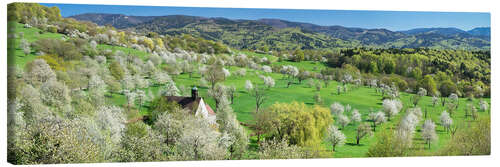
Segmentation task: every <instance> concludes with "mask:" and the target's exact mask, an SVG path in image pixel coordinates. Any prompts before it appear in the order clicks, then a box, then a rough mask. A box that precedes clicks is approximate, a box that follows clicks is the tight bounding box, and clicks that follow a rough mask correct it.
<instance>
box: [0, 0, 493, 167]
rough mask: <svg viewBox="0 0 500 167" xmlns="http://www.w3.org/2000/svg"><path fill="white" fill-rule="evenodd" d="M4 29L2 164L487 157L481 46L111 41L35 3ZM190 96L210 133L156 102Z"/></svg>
mask: <svg viewBox="0 0 500 167" xmlns="http://www.w3.org/2000/svg"><path fill="white" fill-rule="evenodd" d="M179 17H180V16H179ZM135 19H143V18H135ZM163 19H165V18H163ZM8 20H9V22H8V56H9V63H8V65H9V74H8V77H9V78H8V86H9V90H8V105H9V106H8V107H9V109H8V148H7V153H8V162H10V163H13V164H53V163H95V162H133V161H140V162H141V161H179V160H236V159H288V158H303V159H307V158H332V157H393V156H436V155H489V154H490V151H491V148H490V144H491V141H490V131H491V130H490V107H489V106H490V103H491V101H490V94H491V93H490V89H491V71H490V68H491V57H490V54H491V53H490V51H489V50H485V49H484V48H482V49H478V48H474V49H464V48H461V49H456V48H455V49H452V48H448V47H445V48H446V49H443V48H436V47H421V46H419V47H412V48H390V47H374V46H369V45H365V44H363V43H362V42H360V41H357V42H354V43H356V45H351V44H352V43H351V42H352V41H345V40H342V39H338V38H334V37H331V36H328V35H325V34H318V33H305V32H303V30H302V29H300V28H286V27H284V28H282V29H279V30H277V31H275V29H274V28H271V29H273V30H271V29H269V27H270V26H265V25H264V24H260V25H261V27H260V28H259V29H256V30H255V31H261V32H262V33H264V34H265V33H268V34H266V37H265V38H266V39H262V38H260V37H258V35H257V34H260V33H257V32H256V33H255V34H254V36H247V34H245V33H240V35H238V37H234V36H231V35H228V34H227V33H222V34H220V33H219V32H220V31H219V30H218V29H215V30H217V31H213V32H210V33H205V31H198V28H199V29H204V30H211V29H205V28H206V27H205V28H204V27H203V26H200V25H201V24H198V23H201V22H203V21H200V20H196V19H194V20H189V21H186V20H184V21H186V23H196V24H186V25H184V24H185V23H179V22H175V21H174V22H173V21H171V20H162V23H169V24H172V26H177V27H176V28H179V29H177V30H172V29H170V30H165V31H168V33H164V31H163V29H162V30H161V31H151V30H149V29H156V28H158V26H157V25H156V24H152V23H154V21H153V20H146V21H144V22H140V23H137V24H133V25H136V26H137V27H140V26H142V29H139V28H137V29H133V28H132V29H117V28H116V27H113V26H112V25H97V24H96V23H93V22H88V21H78V20H75V19H73V18H62V17H61V15H60V10H59V9H58V8H57V7H50V8H49V7H46V6H43V5H40V4H35V3H11V4H9V5H8ZM201 20H203V19H201ZM136 21H137V20H136ZM218 21H222V22H224V23H217V22H216V23H217V24H227V25H230V26H228V27H232V29H233V30H234V32H237V31H239V30H243V29H251V28H252V27H254V26H256V25H253V24H251V22H248V25H245V26H247V27H245V26H244V27H239V26H240V25H239V24H240V23H238V24H235V25H233V23H234V21H232V20H218ZM147 23H151V26H150V27H148V26H146V24H147ZM207 24H208V23H207ZM123 25H129V24H125V23H124V24H123ZM208 25H211V23H210V24H208ZM186 26H193V27H195V28H194V30H193V29H187V28H186ZM234 26H236V27H234ZM228 27H225V28H224V29H226V28H228ZM240 28H241V29H240ZM188 30H189V31H188ZM224 31H225V30H224ZM229 34H231V33H229ZM215 37H223V38H221V39H222V40H217V39H216V38H215ZM291 39H293V40H291ZM255 40H257V41H260V42H263V43H262V45H261V44H258V43H255ZM474 40H476V39H474ZM241 41H244V42H243V43H239V42H241ZM311 41H312V43H308V42H311ZM483 42H484V41H483ZM248 43H253V44H255V45H248ZM264 44H265V45H264ZM344 44H346V45H344ZM307 45H310V46H311V47H304V46H307ZM348 45H349V46H348ZM353 46H355V47H353ZM488 46H489V43H488ZM318 48H319V49H318ZM193 90H196V91H198V93H199V96H200V98H203V100H204V101H205V103H206V105H209V106H211V108H212V109H213V112H214V113H215V115H216V120H215V122H216V123H215V124H213V123H210V121H209V120H208V119H206V118H205V117H203V116H199V115H195V114H193V113H192V111H190V110H189V109H187V108H183V107H182V105H181V104H179V103H177V102H174V101H169V100H168V99H167V98H165V97H190V96H191V97H192V96H193V94H192V93H193V92H192V91H193Z"/></svg>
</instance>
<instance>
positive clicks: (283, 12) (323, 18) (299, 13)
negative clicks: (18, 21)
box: [42, 3, 491, 31]
mask: <svg viewBox="0 0 500 167" xmlns="http://www.w3.org/2000/svg"><path fill="white" fill-rule="evenodd" d="M42 5H45V6H57V7H59V8H60V9H61V15H62V16H63V17H68V16H72V15H77V14H83V13H112V14H124V15H132V16H165V15H190V16H202V17H224V18H228V19H247V20H257V19H263V18H273V19H282V20H288V21H295V22H305V23H312V24H317V25H323V26H331V25H340V26H345V27H358V28H385V29H388V30H391V31H402V30H409V29H413V28H435V27H442V28H448V27H455V28H459V29H462V30H466V31H467V30H471V29H473V28H476V27H490V24H491V23H490V14H489V13H475V12H474V13H473V12H411V11H408V12H406V11H405V12H401V11H367V10H297V9H250V8H248V9H247V8H203V7H166V6H165V7H162V6H123V5H81V4H47V3H42Z"/></svg>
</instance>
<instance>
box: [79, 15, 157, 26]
mask: <svg viewBox="0 0 500 167" xmlns="http://www.w3.org/2000/svg"><path fill="white" fill-rule="evenodd" d="M157 17H159V16H127V15H123V14H106V13H85V14H79V15H74V16H70V17H69V18H74V19H76V20H81V21H90V22H94V23H96V24H98V25H101V26H104V25H112V26H113V27H115V28H118V29H123V28H128V27H131V26H134V25H137V24H140V23H143V22H147V21H150V20H153V19H155V18H157Z"/></svg>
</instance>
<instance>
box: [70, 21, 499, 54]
mask: <svg viewBox="0 0 500 167" xmlns="http://www.w3.org/2000/svg"><path fill="white" fill-rule="evenodd" d="M71 18H74V19H77V20H85V21H91V22H94V23H96V24H98V25H107V24H109V25H112V26H114V27H116V28H120V29H131V30H134V31H138V32H144V33H147V32H157V33H159V34H168V35H180V34H191V35H194V36H199V37H202V38H205V39H208V40H214V41H222V42H223V43H225V44H227V45H230V46H231V47H234V48H238V49H252V50H256V49H261V48H269V49H270V50H293V49H296V48H301V49H328V48H335V47H348V48H352V47H373V48H419V47H428V48H436V49H466V50H489V49H490V41H489V38H490V37H489V35H486V34H489V33H487V30H489V29H487V30H485V29H484V28H483V29H474V30H471V31H470V32H467V31H463V30H460V29H457V28H418V29H412V30H408V31H390V30H387V29H364V28H350V27H343V26H338V25H336V26H320V25H315V24H310V23H301V22H291V21H286V20H280V19H260V20H231V19H227V18H220V17H218V18H206V17H199V16H186V15H168V16H125V15H119V14H96V13H93V14H82V15H75V16H71Z"/></svg>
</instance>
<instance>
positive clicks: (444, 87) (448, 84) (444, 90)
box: [439, 80, 457, 106]
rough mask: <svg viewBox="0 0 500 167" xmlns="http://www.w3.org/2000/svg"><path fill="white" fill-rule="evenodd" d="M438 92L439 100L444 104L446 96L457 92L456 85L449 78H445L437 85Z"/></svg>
mask: <svg viewBox="0 0 500 167" xmlns="http://www.w3.org/2000/svg"><path fill="white" fill-rule="evenodd" d="M439 92H440V93H441V101H442V105H443V106H444V103H445V101H446V98H448V96H450V95H451V94H452V93H456V92H457V86H456V85H455V83H453V82H452V81H451V80H446V81H444V82H442V83H441V86H439Z"/></svg>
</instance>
